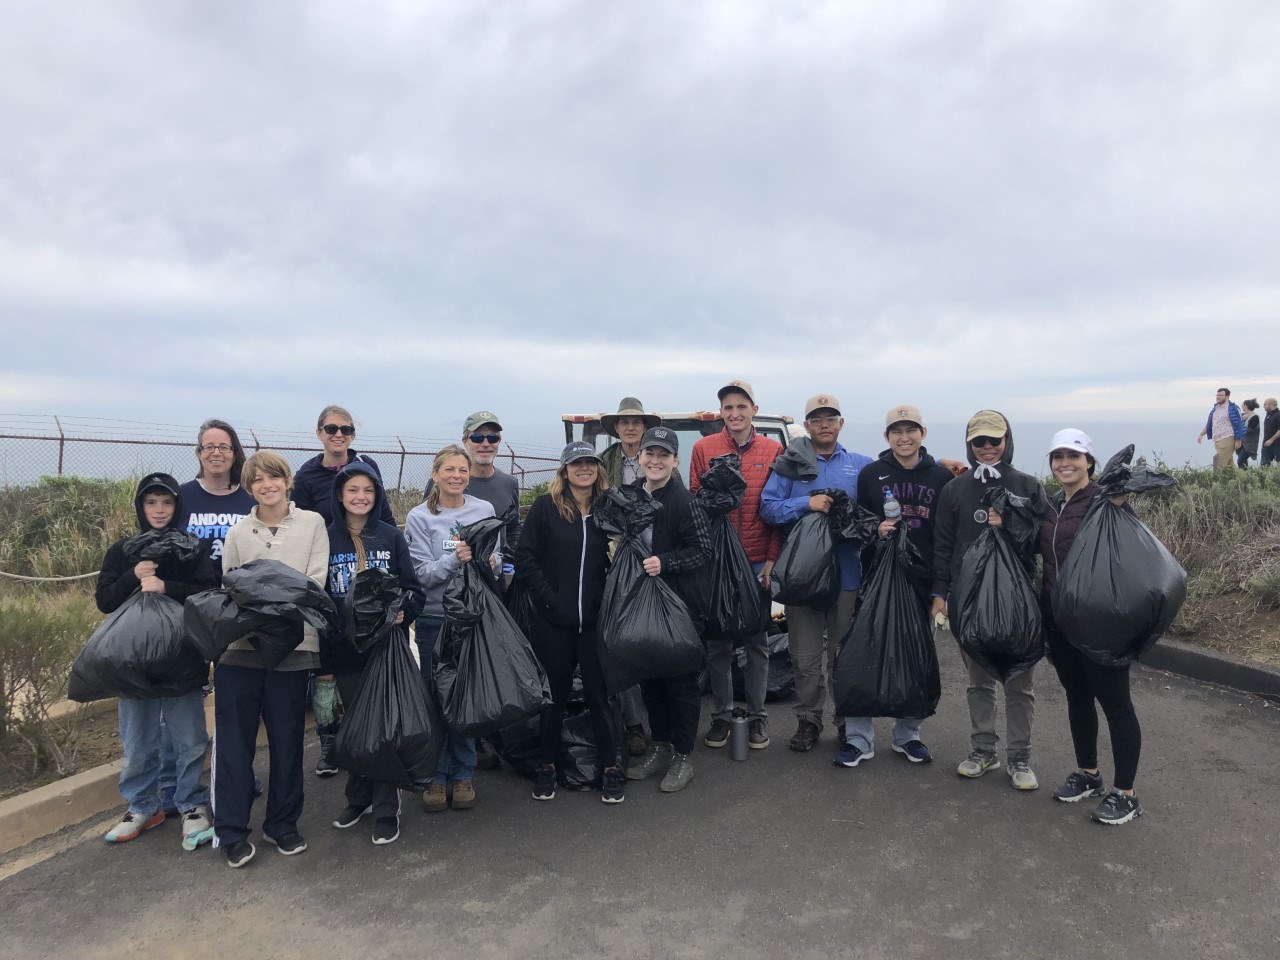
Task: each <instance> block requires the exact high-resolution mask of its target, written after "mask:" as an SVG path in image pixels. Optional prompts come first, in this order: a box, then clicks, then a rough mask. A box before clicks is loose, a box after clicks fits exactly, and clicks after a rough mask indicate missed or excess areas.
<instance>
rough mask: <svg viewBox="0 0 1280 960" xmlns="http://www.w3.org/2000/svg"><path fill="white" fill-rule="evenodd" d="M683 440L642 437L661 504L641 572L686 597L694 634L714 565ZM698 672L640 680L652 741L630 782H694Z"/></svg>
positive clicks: (647, 472) (678, 785)
mask: <svg viewBox="0 0 1280 960" xmlns="http://www.w3.org/2000/svg"><path fill="white" fill-rule="evenodd" d="M679 452H680V443H679V440H678V439H677V438H676V435H675V432H674V431H672V430H669V429H667V428H666V427H651V428H650V429H649V430H647V431H645V435H644V439H642V440H641V441H640V469H641V471H642V472H643V473H644V480H643V481H641V482H642V484H643V487H644V489H645V490H646V491H647V492H648V493H649V494H651V495H652V496H653V499H655V500H656V501H658V503H660V504H661V505H662V509H661V510H659V511H658V515H657V517H656V518H655V519H654V522H653V526H651V527H649V528H648V529H646V530H644V531H643V532H642V533H641V534H640V539H641V540H642V541H643V543H644V545H645V546H646V547H647V548H648V550H649V556H648V557H647V558H646V559H645V561H644V570H645V573H647V574H649V576H651V577H662V579H663V580H665V581H666V582H667V584H668V585H669V586H671V588H672V589H674V590H675V592H676V593H677V594H678V595H679V597H680V599H681V600H683V601H684V604H685V606H686V607H687V608H688V610H689V615H690V616H691V617H692V618H693V622H694V626H695V627H697V629H698V632H699V633H701V632H702V627H703V625H704V624H705V622H706V607H707V595H708V593H709V589H708V587H709V584H708V581H707V576H708V571H709V570H710V568H711V533H710V526H709V524H708V523H707V515H706V513H705V512H704V511H703V509H702V505H701V504H699V503H695V502H694V499H693V495H692V494H691V493H689V491H688V490H686V489H685V487H684V484H682V483H680V482H679V481H678V480H675V481H674V482H673V477H674V475H675V470H676V466H677V465H678V464H679V462H680V461H679ZM700 673H701V670H695V671H694V672H692V673H686V674H683V675H681V676H678V677H655V678H653V679H649V680H645V681H643V682H642V683H641V684H640V692H641V694H642V695H643V696H644V705H645V709H646V710H647V711H648V713H649V729H650V731H651V732H652V734H653V742H652V743H651V744H650V745H649V748H648V749H647V750H646V751H645V753H644V756H643V757H641V758H640V760H639V761H638V762H636V763H635V764H634V765H632V766H631V768H630V769H628V770H627V779H628V780H643V779H644V778H645V777H648V776H652V775H653V774H655V773H657V772H658V771H660V770H663V771H665V775H664V776H663V778H662V784H661V786H660V787H659V789H661V790H662V792H663V793H675V792H676V791H677V790H683V789H684V788H685V787H686V786H688V785H689V781H690V780H692V779H693V763H692V762H691V761H690V759H689V754H691V753H693V741H694V738H695V737H696V736H697V734H698V714H699V712H700V707H701V702H702V694H701V691H700V690H699V689H698V675H699V674H700Z"/></svg>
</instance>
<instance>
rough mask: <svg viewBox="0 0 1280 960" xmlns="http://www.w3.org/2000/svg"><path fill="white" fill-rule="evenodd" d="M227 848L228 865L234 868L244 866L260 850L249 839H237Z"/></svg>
mask: <svg viewBox="0 0 1280 960" xmlns="http://www.w3.org/2000/svg"><path fill="white" fill-rule="evenodd" d="M226 850H227V866H228V867H231V868H232V869H233V870H235V869H238V868H240V867H243V866H244V865H245V864H246V863H248V862H249V861H250V860H252V859H253V855H254V854H255V853H257V852H258V851H257V850H256V849H255V848H254V846H253V844H252V843H250V842H249V841H248V840H237V841H236V842H235V843H233V844H231V845H230V846H229V847H227V848H226Z"/></svg>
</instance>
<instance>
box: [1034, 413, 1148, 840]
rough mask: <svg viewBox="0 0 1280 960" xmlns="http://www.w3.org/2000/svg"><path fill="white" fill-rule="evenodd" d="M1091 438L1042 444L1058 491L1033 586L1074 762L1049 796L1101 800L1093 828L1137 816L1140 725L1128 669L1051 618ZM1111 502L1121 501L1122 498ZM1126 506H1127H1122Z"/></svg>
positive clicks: (1084, 494) (1084, 504)
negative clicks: (1103, 730) (1107, 743)
mask: <svg viewBox="0 0 1280 960" xmlns="http://www.w3.org/2000/svg"><path fill="white" fill-rule="evenodd" d="M1097 465H1098V464H1097V461H1096V460H1095V459H1094V456H1093V441H1092V440H1090V439H1089V436H1088V435H1087V434H1086V433H1084V432H1083V431H1081V430H1059V431H1058V432H1057V433H1056V434H1054V436H1053V440H1052V441H1051V442H1050V444H1049V467H1050V469H1051V470H1052V471H1053V475H1054V477H1056V478H1057V480H1058V482H1059V483H1061V484H1062V490H1061V492H1059V493H1055V494H1054V495H1053V496H1051V497H1050V498H1049V509H1048V511H1047V512H1046V513H1045V516H1044V520H1043V521H1042V522H1041V524H1040V553H1041V555H1042V556H1043V557H1044V580H1043V581H1042V583H1041V585H1040V611H1041V616H1042V618H1043V623H1044V633H1045V640H1046V641H1047V643H1048V647H1049V656H1050V658H1051V659H1052V660H1053V667H1054V669H1055V670H1056V671H1057V673H1058V679H1059V680H1060V681H1062V687H1063V689H1064V690H1065V691H1066V693H1067V718H1068V722H1069V723H1070V725H1071V742H1072V743H1073V744H1074V746H1075V753H1076V765H1077V766H1078V767H1079V769H1078V770H1075V771H1073V772H1072V773H1071V774H1069V775H1068V776H1067V779H1066V780H1065V781H1064V782H1063V783H1062V785H1061V786H1060V787H1058V789H1056V790H1055V791H1054V792H1053V795H1054V797H1055V798H1056V799H1058V800H1061V801H1062V802H1064V803H1076V802H1077V801H1079V800H1083V799H1084V798H1085V797H1102V798H1103V799H1102V802H1101V803H1099V804H1098V806H1097V807H1096V808H1095V809H1094V811H1093V819H1094V820H1097V821H1098V822H1099V823H1105V824H1121V823H1128V822H1129V821H1130V820H1132V819H1133V818H1134V817H1138V816H1141V815H1142V805H1141V804H1140V803H1138V798H1137V796H1136V795H1135V793H1134V789H1133V781H1134V778H1135V777H1136V776H1137V774H1138V756H1139V754H1140V753H1141V751H1142V728H1141V727H1140V726H1139V724H1138V716H1137V714H1136V713H1135V712H1134V709H1133V699H1132V698H1131V697H1130V695H1129V667H1128V665H1125V666H1123V667H1109V666H1103V665H1102V664H1100V663H1097V662H1095V661H1094V660H1092V659H1090V658H1089V657H1087V656H1085V655H1084V654H1083V653H1081V652H1080V651H1079V650H1077V649H1076V648H1075V647H1074V646H1072V644H1071V643H1070V642H1069V641H1068V640H1067V638H1066V637H1064V636H1063V635H1062V633H1061V631H1059V630H1058V628H1057V624H1056V623H1055V622H1054V619H1053V605H1052V603H1051V602H1050V601H1051V598H1052V596H1053V585H1054V584H1055V583H1056V582H1057V580H1058V571H1059V570H1061V569H1062V564H1063V563H1064V562H1065V561H1066V559H1067V553H1068V552H1069V551H1070V550H1071V544H1072V543H1073V542H1074V541H1075V538H1076V534H1077V533H1079V532H1080V526H1081V524H1082V523H1083V522H1084V518H1085V516H1086V515H1087V514H1088V512H1089V508H1090V507H1092V506H1093V502H1094V500H1095V499H1096V498H1097V497H1099V496H1101V495H1102V488H1101V487H1099V486H1098V485H1097V484H1096V483H1094V482H1093V474H1094V471H1095V470H1096V469H1097ZM1113 502H1115V503H1117V504H1123V503H1124V500H1123V498H1117V499H1116V500H1114V501H1113ZM1126 509H1131V508H1129V507H1127V506H1126ZM1095 702H1096V703H1099V704H1101V705H1102V712H1103V713H1104V714H1105V715H1106V717H1107V727H1108V728H1109V729H1110V731H1111V753H1112V756H1113V759H1114V761H1115V780H1114V781H1113V789H1112V790H1111V792H1110V793H1108V792H1107V790H1106V788H1105V786H1104V785H1103V782H1102V774H1101V773H1100V772H1099V770H1098V711H1097V708H1096V706H1095Z"/></svg>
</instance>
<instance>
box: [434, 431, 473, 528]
mask: <svg viewBox="0 0 1280 960" xmlns="http://www.w3.org/2000/svg"><path fill="white" fill-rule="evenodd" d="M450 457H466V458H467V469H468V470H470V469H471V468H472V467H474V466H475V465H476V462H475V460H474V459H473V458H472V456H471V451H470V450H468V449H467V448H466V447H460V446H458V444H456V443H451V444H449V445H448V446H447V447H441V448H440V452H439V453H437V454H436V458H435V459H434V460H432V461H431V480H432V484H431V492H430V493H428V494H427V509H428V510H430V511H431V512H432V513H433V514H435V515H437V516H439V514H440V484H438V483H436V482H435V478H436V471H437V470H439V469H440V468H441V467H442V466H444V462H445V461H446V460H448V459H449V458H450Z"/></svg>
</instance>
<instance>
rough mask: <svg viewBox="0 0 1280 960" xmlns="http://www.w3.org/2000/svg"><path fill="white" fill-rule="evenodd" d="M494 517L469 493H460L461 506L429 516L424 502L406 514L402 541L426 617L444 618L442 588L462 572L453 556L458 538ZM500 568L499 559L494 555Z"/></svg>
mask: <svg viewBox="0 0 1280 960" xmlns="http://www.w3.org/2000/svg"><path fill="white" fill-rule="evenodd" d="M492 516H494V512H493V504H491V503H489V502H488V501H486V500H481V499H480V498H479V497H473V496H471V495H470V494H463V497H462V506H460V507H452V508H451V507H443V506H442V507H441V508H440V512H439V513H432V512H431V508H430V507H428V506H427V505H426V504H425V503H420V504H418V505H417V506H416V507H414V508H413V509H412V510H410V511H409V516H408V517H406V518H405V521H404V538H405V539H406V540H407V541H409V556H410V557H412V558H413V569H414V571H415V572H416V573H417V574H418V579H419V580H421V581H422V585H423V587H425V588H426V591H427V602H426V605H425V606H424V607H423V608H422V612H423V614H425V615H426V616H429V617H443V616H444V606H443V601H444V588H445V585H446V584H448V582H449V581H450V580H451V579H452V578H453V575H454V574H455V573H457V572H458V571H459V570H461V569H462V564H461V563H460V562H459V561H458V558H457V557H456V556H454V553H453V551H454V548H455V547H456V545H457V541H458V535H459V533H460V532H461V530H462V528H463V527H465V526H467V525H468V524H471V523H475V522H476V521H477V520H483V519H485V518H486V517H492ZM493 555H494V557H495V558H496V562H497V563H498V565H499V566H500V565H501V563H502V556H501V554H499V553H498V552H497V551H495V552H494V554H493Z"/></svg>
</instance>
